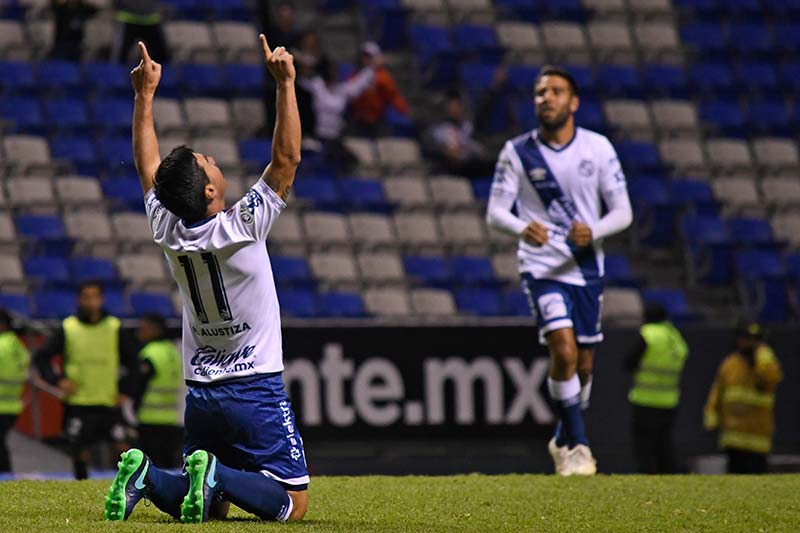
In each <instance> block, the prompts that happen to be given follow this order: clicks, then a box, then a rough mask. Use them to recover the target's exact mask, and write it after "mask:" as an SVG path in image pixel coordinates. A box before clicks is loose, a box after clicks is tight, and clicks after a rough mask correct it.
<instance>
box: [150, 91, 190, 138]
mask: <svg viewBox="0 0 800 533" xmlns="http://www.w3.org/2000/svg"><path fill="white" fill-rule="evenodd" d="M153 118H154V119H155V123H156V130H157V131H158V133H159V134H160V135H166V134H170V133H186V131H187V130H188V124H187V122H186V118H185V117H184V115H183V109H182V108H181V104H180V102H179V101H178V100H176V99H173V98H156V99H155V100H154V101H153ZM169 148H170V149H171V148H172V147H171V146H170V147H169Z"/></svg>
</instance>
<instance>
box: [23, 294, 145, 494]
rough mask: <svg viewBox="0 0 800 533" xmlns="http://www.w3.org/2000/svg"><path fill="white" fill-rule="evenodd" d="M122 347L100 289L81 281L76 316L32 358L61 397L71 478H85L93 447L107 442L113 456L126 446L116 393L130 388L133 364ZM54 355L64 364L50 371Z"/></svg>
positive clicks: (121, 400) (122, 398) (120, 398)
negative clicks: (129, 379)
mask: <svg viewBox="0 0 800 533" xmlns="http://www.w3.org/2000/svg"><path fill="white" fill-rule="evenodd" d="M125 346H126V342H125V339H124V338H121V336H120V320H119V319H118V318H117V317H115V316H111V315H109V314H108V313H107V312H105V310H104V309H103V287H102V285H100V284H99V283H95V282H84V283H83V284H81V286H80V287H79V289H78V310H77V312H76V313H75V314H74V315H70V316H68V317H67V318H65V319H64V320H63V322H62V323H61V327H60V328H59V329H58V330H56V331H55V333H53V335H51V336H50V338H48V339H47V341H46V342H45V344H44V345H43V346H42V347H41V348H39V350H37V351H36V355H35V356H34V364H35V365H36V369H37V370H38V371H39V373H40V374H41V376H42V378H43V379H44V380H45V381H47V382H48V383H50V384H52V385H56V386H57V387H58V389H59V390H60V392H61V394H62V401H63V402H64V404H65V412H64V432H65V433H66V437H67V440H68V442H69V444H70V454H71V456H72V461H73V467H74V472H75V479H86V478H87V477H88V463H89V460H90V459H91V447H92V445H93V444H95V443H97V442H101V441H108V440H110V441H112V442H113V443H114V446H115V448H116V449H117V450H118V453H120V452H121V451H124V450H126V449H127V448H128V445H127V440H128V438H127V437H128V436H127V430H126V427H125V424H124V421H123V419H122V412H121V409H120V407H121V406H122V404H123V403H124V402H125V400H126V399H127V398H126V397H125V396H123V395H121V394H120V391H121V390H126V385H127V386H128V387H129V382H128V380H127V378H129V377H130V376H132V372H131V370H132V368H131V367H132V365H130V364H127V365H126V364H124V363H125V362H126V361H127V359H126V358H123V351H124V347H125ZM58 354H61V355H62V360H63V363H62V364H61V365H60V368H59V369H58V370H55V369H54V368H53V358H54V357H55V356H56V355H58ZM127 391H128V392H129V391H130V389H129V388H128V389H127Z"/></svg>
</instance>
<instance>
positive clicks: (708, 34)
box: [680, 22, 726, 59]
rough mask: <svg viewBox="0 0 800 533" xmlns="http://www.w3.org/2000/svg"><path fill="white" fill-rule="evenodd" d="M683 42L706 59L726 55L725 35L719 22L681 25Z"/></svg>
mask: <svg viewBox="0 0 800 533" xmlns="http://www.w3.org/2000/svg"><path fill="white" fill-rule="evenodd" d="M680 34H681V42H682V43H683V44H684V45H685V46H688V47H689V48H691V49H692V50H693V51H694V52H695V53H696V54H697V55H698V56H699V57H704V58H706V59H708V58H710V57H712V56H722V55H723V54H724V53H725V50H726V46H725V35H724V33H723V32H722V26H720V24H719V23H717V22H692V23H688V24H681V29H680Z"/></svg>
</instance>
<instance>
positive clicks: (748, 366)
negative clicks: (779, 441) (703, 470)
mask: <svg viewBox="0 0 800 533" xmlns="http://www.w3.org/2000/svg"><path fill="white" fill-rule="evenodd" d="M782 379H783V375H782V373H781V365H780V363H779V362H778V359H777V358H776V357H775V353H774V352H773V351H772V348H770V347H769V345H767V344H766V342H764V332H763V329H762V328H761V325H759V324H756V323H742V324H741V325H740V326H739V327H738V328H737V330H736V351H735V352H733V353H732V354H731V355H729V356H728V357H726V358H725V360H724V361H722V364H721V365H720V367H719V370H718V371H717V377H716V379H715V380H714V384H713V385H712V386H711V392H710V394H709V395H708V401H707V403H706V407H705V417H704V419H705V427H706V429H709V430H714V429H719V431H720V435H719V444H720V447H721V448H722V449H723V450H724V451H725V453H726V454H727V455H728V472H729V473H731V474H766V473H767V454H768V453H769V451H770V449H771V448H772V433H773V431H774V429H775V421H774V417H773V406H774V403H775V389H776V388H777V386H778V383H780V382H781V380H782Z"/></svg>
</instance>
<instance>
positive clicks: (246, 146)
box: [239, 137, 305, 172]
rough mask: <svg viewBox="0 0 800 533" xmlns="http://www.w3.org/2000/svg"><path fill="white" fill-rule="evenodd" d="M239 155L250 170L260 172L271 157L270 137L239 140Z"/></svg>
mask: <svg viewBox="0 0 800 533" xmlns="http://www.w3.org/2000/svg"><path fill="white" fill-rule="evenodd" d="M239 157H241V159H242V162H243V163H244V164H245V165H246V166H247V168H248V169H249V170H250V171H251V172H261V171H262V170H264V167H266V166H267V163H269V161H270V160H271V159H272V139H270V138H266V137H265V138H258V139H248V140H245V141H241V142H240V143H239ZM303 163H305V161H303Z"/></svg>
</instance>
